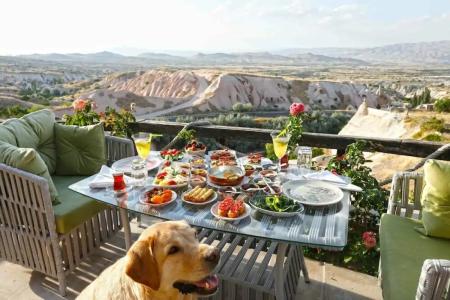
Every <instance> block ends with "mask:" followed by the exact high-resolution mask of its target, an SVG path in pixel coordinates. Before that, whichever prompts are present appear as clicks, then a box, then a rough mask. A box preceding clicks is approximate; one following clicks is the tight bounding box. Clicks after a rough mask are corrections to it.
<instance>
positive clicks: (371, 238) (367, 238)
mask: <svg viewBox="0 0 450 300" xmlns="http://www.w3.org/2000/svg"><path fill="white" fill-rule="evenodd" d="M362 239H363V244H364V246H365V247H366V249H367V250H369V249H372V248H375V247H376V246H377V235H376V233H375V232H372V231H366V232H364V233H363V235H362Z"/></svg>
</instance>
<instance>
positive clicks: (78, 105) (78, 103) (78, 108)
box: [72, 99, 88, 111]
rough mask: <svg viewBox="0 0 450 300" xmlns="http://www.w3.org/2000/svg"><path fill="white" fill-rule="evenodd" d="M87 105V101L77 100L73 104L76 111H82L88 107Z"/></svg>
mask: <svg viewBox="0 0 450 300" xmlns="http://www.w3.org/2000/svg"><path fill="white" fill-rule="evenodd" d="M87 104H88V101H87V100H84V99H77V100H75V101H73V102H72V107H73V109H74V110H75V111H81V110H83V109H84V108H85V107H86V105H87Z"/></svg>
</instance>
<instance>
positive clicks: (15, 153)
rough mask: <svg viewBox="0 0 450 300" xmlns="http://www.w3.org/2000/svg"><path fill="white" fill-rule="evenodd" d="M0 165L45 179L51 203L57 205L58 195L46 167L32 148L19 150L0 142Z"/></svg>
mask: <svg viewBox="0 0 450 300" xmlns="http://www.w3.org/2000/svg"><path fill="white" fill-rule="evenodd" d="M0 163H4V164H6V165H8V166H10V167H14V168H18V169H21V170H23V171H26V172H29V173H33V174H36V175H38V176H41V177H43V178H45V179H47V181H48V187H49V192H50V196H51V198H52V202H53V204H57V203H59V201H58V199H57V196H58V193H57V191H56V188H55V185H54V184H53V181H52V179H51V177H50V174H49V172H48V169H47V165H46V164H45V162H44V161H43V160H42V158H41V156H40V155H39V154H38V153H37V152H36V150H34V149H32V148H19V147H16V146H14V145H11V144H8V143H4V142H0Z"/></svg>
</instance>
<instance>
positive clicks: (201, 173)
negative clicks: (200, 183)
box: [191, 169, 208, 178]
mask: <svg viewBox="0 0 450 300" xmlns="http://www.w3.org/2000/svg"><path fill="white" fill-rule="evenodd" d="M191 174H192V175H198V176H202V177H205V178H206V176H208V172H207V171H206V170H205V169H192V170H191Z"/></svg>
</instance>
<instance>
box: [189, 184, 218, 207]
mask: <svg viewBox="0 0 450 300" xmlns="http://www.w3.org/2000/svg"><path fill="white" fill-rule="evenodd" d="M213 196H214V191H213V190H212V189H210V188H202V187H199V186H196V187H195V188H193V189H192V190H191V191H189V192H187V193H185V194H184V200H185V201H189V202H194V203H202V202H206V201H208V200H210V199H211V198H212V197H213Z"/></svg>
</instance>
